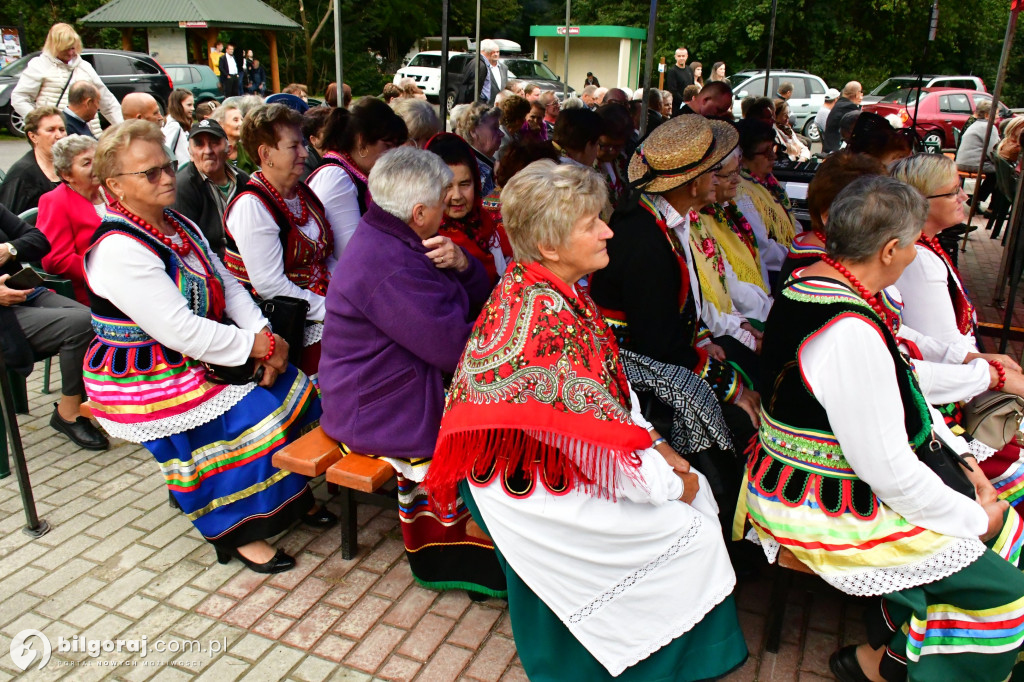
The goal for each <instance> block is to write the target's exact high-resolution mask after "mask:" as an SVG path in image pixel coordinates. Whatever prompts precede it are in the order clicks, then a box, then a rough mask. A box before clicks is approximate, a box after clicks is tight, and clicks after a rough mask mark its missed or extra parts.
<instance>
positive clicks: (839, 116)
mask: <svg viewBox="0 0 1024 682" xmlns="http://www.w3.org/2000/svg"><path fill="white" fill-rule="evenodd" d="M862 99H864V88H862V87H861V85H860V83H858V82H857V81H850V82H849V83H847V84H846V87H844V88H843V92H842V94H841V96H840V97H839V99H838V100H837V101H836V105H835V106H834V107H832V111H831V112H829V115H828V119H826V121H825V134H824V135H823V136H822V138H821V149H822V151H823V152H826V153H829V152H835V151H839V147H840V145H841V144H842V142H843V138H842V133H841V131H840V128H841V123H842V120H843V116H845V115H846V114H848V113H850V112H851V111H858V110H859V109H860V101H861V100H862Z"/></svg>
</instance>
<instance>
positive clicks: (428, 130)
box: [391, 97, 441, 147]
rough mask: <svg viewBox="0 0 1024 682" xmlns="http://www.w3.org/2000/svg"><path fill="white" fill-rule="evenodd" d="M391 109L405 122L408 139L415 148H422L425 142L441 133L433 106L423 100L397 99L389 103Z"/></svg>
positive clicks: (439, 122)
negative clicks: (412, 142)
mask: <svg viewBox="0 0 1024 682" xmlns="http://www.w3.org/2000/svg"><path fill="white" fill-rule="evenodd" d="M391 108H392V109H393V110H394V112H395V113H396V114H398V115H399V116H401V117H402V120H403V121H405V127H406V128H408V129H409V139H410V140H414V141H415V142H416V146H417V147H422V146H423V145H424V144H426V142H427V140H429V139H430V138H431V137H433V136H434V135H436V134H437V133H439V132H441V121H440V120H439V119H438V118H437V112H436V111H435V110H434V105H433V104H431V103H430V102H428V101H427V100H425V99H414V98H412V97H397V98H395V100H394V101H393V102H392V103H391Z"/></svg>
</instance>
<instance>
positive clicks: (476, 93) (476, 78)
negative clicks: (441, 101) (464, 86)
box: [444, 0, 480, 102]
mask: <svg viewBox="0 0 1024 682" xmlns="http://www.w3.org/2000/svg"><path fill="white" fill-rule="evenodd" d="M444 60H445V63H447V62H448V55H447V54H445V57H444ZM473 64H474V67H473V99H472V101H474V102H475V101H476V100H477V98H478V97H480V0H476V60H474V61H473ZM447 96H448V95H447V93H445V97H447Z"/></svg>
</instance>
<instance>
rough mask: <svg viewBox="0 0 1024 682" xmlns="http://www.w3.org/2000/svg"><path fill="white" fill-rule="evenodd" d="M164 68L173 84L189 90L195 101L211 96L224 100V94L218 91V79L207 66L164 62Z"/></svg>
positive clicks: (219, 100) (220, 100)
mask: <svg viewBox="0 0 1024 682" xmlns="http://www.w3.org/2000/svg"><path fill="white" fill-rule="evenodd" d="M164 69H165V70H166V71H167V75H168V76H170V77H171V80H172V81H173V82H174V85H175V86H176V87H179V88H183V89H185V90H188V91H189V92H191V93H192V96H193V97H195V99H196V101H199V100H200V99H201V98H206V99H210V98H213V99H215V100H217V101H218V102H223V101H224V94H223V93H222V92H221V91H220V79H218V78H217V74H215V73H214V72H213V69H211V68H210V67H209V66H206V65H205V64H164Z"/></svg>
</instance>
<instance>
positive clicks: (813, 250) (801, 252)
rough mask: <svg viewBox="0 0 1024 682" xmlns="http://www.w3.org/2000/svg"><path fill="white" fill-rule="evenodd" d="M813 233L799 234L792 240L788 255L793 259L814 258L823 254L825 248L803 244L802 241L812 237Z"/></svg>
mask: <svg viewBox="0 0 1024 682" xmlns="http://www.w3.org/2000/svg"><path fill="white" fill-rule="evenodd" d="M813 235H814V233H813V232H801V233H800V234H798V235H797V236H796V237H794V238H793V243H792V244H790V245H789V255H790V256H792V257H793V258H814V257H816V256H822V255H824V254H825V247H824V246H818V245H817V244H805V243H804V241H805V240H807V239H809V237H811V236H813Z"/></svg>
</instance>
